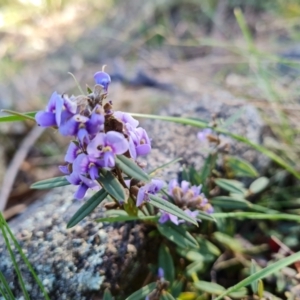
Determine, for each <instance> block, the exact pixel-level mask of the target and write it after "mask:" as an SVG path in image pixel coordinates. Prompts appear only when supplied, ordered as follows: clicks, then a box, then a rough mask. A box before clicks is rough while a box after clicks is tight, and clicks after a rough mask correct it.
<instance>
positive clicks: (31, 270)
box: [0, 213, 50, 300]
mask: <svg viewBox="0 0 300 300" xmlns="http://www.w3.org/2000/svg"><path fill="white" fill-rule="evenodd" d="M0 222H2V224H4V226H5V227H6V230H7V232H8V234H9V235H10V238H11V239H12V241H13V243H14V245H15V247H16V249H17V250H18V252H19V254H20V256H21V258H22V259H23V261H24V262H25V264H26V266H27V268H28V269H29V271H30V273H31V274H32V276H33V278H34V280H35V282H36V283H37V284H38V286H39V287H40V289H41V291H42V293H43V295H44V297H45V299H46V300H50V298H49V296H48V294H47V292H46V290H45V288H44V286H43V284H42V282H41V280H40V279H39V277H38V276H37V275H36V273H35V271H34V270H33V267H32V265H31V263H30V262H29V260H28V259H27V257H26V255H25V254H24V252H23V250H22V248H21V247H20V245H19V243H18V241H17V240H16V238H15V236H14V234H13V233H12V231H11V229H10V228H9V226H8V224H7V222H6V221H5V219H4V217H3V215H2V213H0Z"/></svg>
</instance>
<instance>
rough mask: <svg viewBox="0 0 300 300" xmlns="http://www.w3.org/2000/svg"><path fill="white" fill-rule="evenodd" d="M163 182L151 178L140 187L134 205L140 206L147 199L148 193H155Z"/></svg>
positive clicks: (161, 186)
mask: <svg viewBox="0 0 300 300" xmlns="http://www.w3.org/2000/svg"><path fill="white" fill-rule="evenodd" d="M164 184H165V183H164V182H163V181H162V180H160V179H152V180H151V182H150V183H147V184H145V185H144V186H142V187H140V189H139V191H138V194H137V197H136V206H141V205H142V203H143V202H145V201H149V194H152V195H155V194H157V193H158V192H159V191H160V190H161V189H162V188H163V186H164Z"/></svg>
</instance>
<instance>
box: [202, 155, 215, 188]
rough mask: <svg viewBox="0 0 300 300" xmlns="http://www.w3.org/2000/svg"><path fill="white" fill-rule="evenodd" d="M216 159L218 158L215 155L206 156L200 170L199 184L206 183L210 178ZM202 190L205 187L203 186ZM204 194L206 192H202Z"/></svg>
mask: <svg viewBox="0 0 300 300" xmlns="http://www.w3.org/2000/svg"><path fill="white" fill-rule="evenodd" d="M217 158H218V154H217V153H210V154H209V155H208V156H207V158H206V159H205V162H204V166H203V168H202V169H201V172H200V180H201V183H203V184H204V183H205V182H206V180H207V178H208V177H209V176H210V174H211V171H212V170H213V169H214V168H215V166H216V161H217ZM204 188H205V186H204ZM204 192H207V191H204Z"/></svg>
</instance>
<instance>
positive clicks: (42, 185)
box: [30, 176, 70, 190]
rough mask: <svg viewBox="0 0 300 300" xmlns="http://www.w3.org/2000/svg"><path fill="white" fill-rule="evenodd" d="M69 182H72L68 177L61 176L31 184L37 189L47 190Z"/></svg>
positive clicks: (32, 187)
mask: <svg viewBox="0 0 300 300" xmlns="http://www.w3.org/2000/svg"><path fill="white" fill-rule="evenodd" d="M69 184H70V182H69V181H68V180H67V179H66V177H65V176H59V177H53V178H49V179H45V180H41V181H38V182H35V183H34V184H32V185H31V186H30V188H31V189H37V190H47V189H53V188H56V187H60V186H65V185H69Z"/></svg>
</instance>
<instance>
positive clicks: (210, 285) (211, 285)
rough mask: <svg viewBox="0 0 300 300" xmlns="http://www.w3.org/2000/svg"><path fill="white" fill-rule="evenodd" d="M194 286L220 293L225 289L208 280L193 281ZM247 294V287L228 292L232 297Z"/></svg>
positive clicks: (208, 291)
mask: <svg viewBox="0 0 300 300" xmlns="http://www.w3.org/2000/svg"><path fill="white" fill-rule="evenodd" d="M194 286H195V287H196V288H197V289H199V290H201V291H203V292H206V293H210V294H216V295H220V294H222V293H223V292H224V291H225V288H224V287H223V286H221V285H219V284H217V283H214V282H209V281H201V280H199V281H196V282H194ZM246 295H247V289H245V288H242V289H239V290H238V291H236V292H232V293H230V294H229V296H230V297H232V298H241V297H244V296H246Z"/></svg>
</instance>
